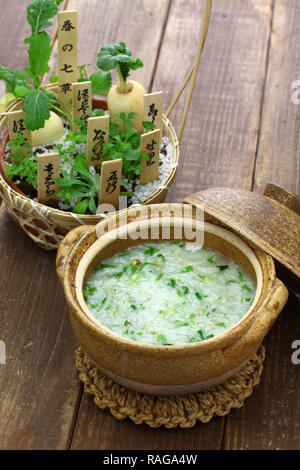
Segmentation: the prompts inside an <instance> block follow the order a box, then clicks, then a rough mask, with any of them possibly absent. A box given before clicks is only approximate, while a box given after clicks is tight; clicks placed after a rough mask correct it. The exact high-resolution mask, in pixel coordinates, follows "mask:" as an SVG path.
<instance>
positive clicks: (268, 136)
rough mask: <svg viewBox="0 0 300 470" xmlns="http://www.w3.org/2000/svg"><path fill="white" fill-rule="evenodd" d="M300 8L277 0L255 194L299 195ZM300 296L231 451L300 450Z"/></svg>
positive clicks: (271, 348) (232, 430) (275, 337)
mask: <svg viewBox="0 0 300 470" xmlns="http://www.w3.org/2000/svg"><path fill="white" fill-rule="evenodd" d="M299 21H300V5H299V2H297V1H296V0H294V1H291V2H290V1H287V0H277V1H276V2H275V8H274V14H273V28H272V36H271V41H270V53H269V64H268V72H267V80H266V87H265V96H264V105H263V110H262V123H261V129H260V139H259V145H258V152H257V161H256V168H255V179H254V184H253V185H254V190H255V191H259V192H263V191H264V187H265V185H266V184H267V183H268V182H274V183H277V184H278V185H281V186H283V187H284V188H286V189H289V190H292V191H294V192H295V193H297V194H299V192H300V183H299V164H300V156H299V155H300V146H299V119H300V105H295V104H293V102H292V93H293V90H292V82H293V81H294V80H299V79H300V53H299V48H298V47H296V44H299V41H300V31H299ZM299 310H300V298H296V296H291V297H290V299H289V301H288V304H287V306H286V308H285V309H284V311H283V312H282V313H281V315H280V318H279V320H277V322H276V324H275V325H274V326H273V328H272V330H271V332H270V333H269V335H268V337H267V340H266V353H267V357H266V360H265V367H264V373H263V378H262V382H261V384H260V386H259V387H258V388H257V390H256V391H255V394H254V396H253V397H252V398H251V399H250V400H249V402H247V406H246V407H244V408H243V409H242V410H239V411H238V412H234V413H232V414H231V415H230V416H229V417H228V419H227V423H226V427H225V430H226V432H225V437H224V444H225V447H226V448H235V449H240V448H250V449H251V448H252V449H253V448H255V449H299V448H300V433H299V416H300V403H299V400H298V399H297V396H298V394H299V392H298V390H299V383H300V382H299V381H300V367H299V365H298V366H297V365H294V364H293V363H292V361H291V356H292V353H293V349H292V348H291V345H292V343H293V341H295V340H296V339H299V331H300V316H299Z"/></svg>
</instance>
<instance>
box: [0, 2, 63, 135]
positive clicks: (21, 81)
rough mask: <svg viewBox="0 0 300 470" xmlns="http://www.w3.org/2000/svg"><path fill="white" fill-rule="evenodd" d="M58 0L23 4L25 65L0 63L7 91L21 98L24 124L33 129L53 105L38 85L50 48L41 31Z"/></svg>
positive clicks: (50, 95)
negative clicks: (27, 33)
mask: <svg viewBox="0 0 300 470" xmlns="http://www.w3.org/2000/svg"><path fill="white" fill-rule="evenodd" d="M61 2H62V0H34V1H33V2H32V3H30V5H28V7H27V21H28V23H29V25H30V27H31V35H30V36H29V37H28V38H26V39H25V40H24V42H25V44H27V45H28V51H27V52H28V56H29V67H27V68H26V69H25V71H24V72H23V71H20V70H10V69H8V68H7V67H4V66H0V80H4V81H5V82H6V87H7V92H8V93H12V94H13V95H14V96H15V97H16V98H22V99H24V108H23V109H24V111H25V113H26V117H25V121H24V123H25V126H26V127H27V129H29V130H31V131H33V130H36V129H40V128H42V127H44V124H45V121H46V120H47V119H49V117H50V109H51V108H52V106H55V108H56V109H57V105H58V100H57V97H56V96H55V95H54V94H53V93H51V92H49V91H47V90H45V89H44V88H43V87H40V81H41V77H42V76H43V75H44V74H46V73H48V72H49V70H50V67H49V65H48V62H49V59H50V56H51V52H52V48H51V37H50V36H49V34H48V33H47V32H46V31H45V29H47V28H48V27H49V26H51V25H52V23H51V22H50V21H49V20H50V19H52V18H53V17H54V16H55V15H56V14H57V12H58V5H59V4H60V3H61Z"/></svg>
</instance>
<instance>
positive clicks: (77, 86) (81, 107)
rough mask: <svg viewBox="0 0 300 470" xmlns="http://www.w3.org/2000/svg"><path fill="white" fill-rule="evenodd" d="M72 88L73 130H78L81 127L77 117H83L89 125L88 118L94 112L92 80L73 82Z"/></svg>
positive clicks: (82, 119)
mask: <svg viewBox="0 0 300 470" xmlns="http://www.w3.org/2000/svg"><path fill="white" fill-rule="evenodd" d="M72 90H73V98H72V116H73V130H74V131H75V132H78V131H79V130H80V127H79V126H78V124H76V122H75V121H76V119H81V121H84V122H85V123H86V125H88V119H89V117H90V115H91V114H92V84H91V82H80V83H73V84H72Z"/></svg>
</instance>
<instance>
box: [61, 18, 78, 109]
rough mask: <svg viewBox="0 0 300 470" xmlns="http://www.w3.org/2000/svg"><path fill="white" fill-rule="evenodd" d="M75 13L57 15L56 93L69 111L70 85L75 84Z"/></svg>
mask: <svg viewBox="0 0 300 470" xmlns="http://www.w3.org/2000/svg"><path fill="white" fill-rule="evenodd" d="M77 13H78V12H77V11H75V10H69V11H68V10H67V11H61V12H59V13H58V93H59V97H60V99H61V100H62V101H63V102H64V103H65V106H66V108H67V110H68V111H70V110H71V104H70V102H71V100H72V83H74V82H77Z"/></svg>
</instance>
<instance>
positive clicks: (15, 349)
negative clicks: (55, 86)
mask: <svg viewBox="0 0 300 470" xmlns="http://www.w3.org/2000/svg"><path fill="white" fill-rule="evenodd" d="M20 3H22V5H21V4H20ZM29 3H30V1H29V0H27V1H26V2H19V1H17V0H11V1H10V2H4V1H2V2H1V6H2V10H1V11H2V13H3V14H2V15H1V18H0V41H1V40H2V43H3V42H4V41H5V44H6V45H7V47H5V48H2V49H1V53H0V56H1V57H0V63H1V64H3V65H6V66H8V67H11V68H15V67H18V68H22V67H25V66H26V64H27V54H26V52H25V49H26V48H25V46H24V44H23V38H24V36H26V34H28V32H29V29H28V26H27V24H26V22H25V21H24V12H25V8H26V6H27V5H28V4H29ZM87 5H88V6H87ZM126 5H127V7H126ZM272 5H273V0H264V1H261V0H246V1H243V0H215V1H214V5H213V16H212V23H211V27H210V30H209V35H208V40H207V44H206V46H205V49H204V52H203V56H202V58H201V62H200V70H199V77H198V81H197V87H196V90H195V94H194V97H193V100H192V107H191V111H190V114H189V118H188V122H187V128H186V130H185V133H184V134H183V139H182V141H181V151H180V168H179V171H178V176H177V180H176V183H175V185H174V187H173V189H172V191H171V194H170V200H173V201H179V200H181V199H182V198H183V197H184V196H185V195H187V194H189V193H191V192H193V191H196V190H200V189H201V188H206V187H210V186H221V185H227V186H235V187H243V188H248V189H251V188H252V186H253V185H254V188H255V190H258V191H263V188H264V185H265V182H267V181H274V182H277V183H279V184H282V185H284V186H285V187H287V188H289V189H292V190H294V191H295V192H298V193H299V172H298V169H299V146H298V133H299V132H298V127H297V123H298V122H299V117H298V114H297V113H298V112H300V106H295V105H294V104H293V103H292V101H291V94H292V90H291V82H292V81H293V80H297V79H300V76H299V73H300V64H299V61H300V59H299V52H298V49H297V44H298V43H299V37H298V35H299V31H298V24H299V15H300V12H299V5H298V2H297V0H292V1H291V2H287V0H276V2H275V9H274V22H273V34H272V36H271V42H270V44H271V49H270V60H269V62H268V41H269V38H270V28H271V20H272V13H273V12H272ZM62 7H66V3H65V4H64V5H62ZM203 7H204V1H201V2H200V1H199V0H189V1H188V2H187V1H184V0H162V1H161V2H159V4H158V2H156V1H155V0H151V1H147V2H146V0H132V2H131V8H130V9H129V8H128V2H126V0H115V1H114V2H109V0H101V1H100V0H96V1H94V0H93V1H92V0H88V1H83V0H69V2H68V8H70V9H76V8H78V10H79V23H80V24H79V62H80V63H90V62H91V63H93V66H91V67H90V68H89V70H90V71H91V72H92V71H94V70H96V68H95V60H96V54H97V52H98V50H99V49H100V47H101V45H104V44H106V43H108V42H117V41H121V40H124V39H125V41H126V42H127V43H128V46H129V48H131V49H132V50H133V52H134V56H138V57H140V58H142V59H143V60H144V61H145V64H146V66H145V68H144V69H142V70H139V71H136V72H134V74H133V78H137V79H139V80H141V81H142V82H143V83H144V85H145V86H146V88H148V91H153V92H154V91H159V90H163V91H164V98H165V106H164V107H165V109H166V108H167V106H168V104H169V103H170V102H171V99H172V98H173V97H174V96H175V94H176V92H177V90H178V88H179V87H180V85H181V83H182V81H183V79H184V77H185V75H186V73H187V71H188V70H189V68H190V66H191V64H192V61H193V59H194V55H195V50H196V41H197V39H198V35H199V30H200V23H201V17H202V14H203ZM102 24H103V25H104V27H102ZM11 25H13V26H14V31H15V32H16V33H15V34H14V35H13V36H12V35H10V32H11V28H12V26H11ZM145 25H146V27H145ZM53 33H54V30H53ZM145 44H146V46H145ZM149 44H151V47H150V46H149ZM55 50H56V48H55V46H54V56H53V61H52V66H53V72H51V73H55V60H56V55H55ZM11 51H13V54H12V53H11ZM287 51H288V52H287ZM267 65H268V75H267V81H266V87H265V93H264V94H263V90H264V84H265V74H266V68H267ZM263 99H264V106H263V108H262V102H263ZM183 108H184V97H183V98H182V99H181V100H180V102H179V103H178V104H177V107H176V111H175V113H173V114H172V115H171V120H172V122H174V123H175V125H176V126H177V129H178V126H179V123H180V118H181V116H182V112H183ZM261 110H263V112H262V120H261V124H262V126H261V131H260V133H259V134H258V128H259V124H260V113H261ZM285 121H286V122H285ZM258 144H259V146H258V151H257V145H258ZM282 155H284V158H282V157H281V156H282ZM256 156H257V159H256ZM275 156H276V158H275ZM255 162H256V167H255ZM254 168H255V179H254V180H253V174H254ZM297 178H298V179H297ZM0 253H1V263H0V304H1V306H2V309H1V316H0V340H4V341H5V342H6V346H7V365H6V366H3V365H1V366H0V401H1V407H0V435H1V436H2V439H1V444H0V448H1V449H27V448H32V449H65V448H72V449H149V450H156V449H162V450H167V449H221V448H222V447H224V448H226V449H241V448H262V449H263V448H265V449H267V448H272V449H275V448H281V449H285V448H299V447H300V441H299V420H298V417H299V411H300V409H299V406H300V405H299V403H297V401H296V396H297V391H298V388H299V370H300V369H299V366H295V365H293V364H292V363H291V361H290V358H291V354H292V352H293V351H292V349H291V344H292V341H293V340H295V339H297V337H296V335H297V332H299V321H300V320H299V315H298V312H299V307H300V304H299V301H298V300H297V299H296V298H295V297H291V298H290V300H289V302H288V305H287V306H286V308H285V309H284V311H283V312H282V314H281V316H280V318H279V320H278V321H277V322H276V324H275V325H274V327H273V328H272V330H271V332H270V333H269V335H268V337H267V339H266V341H265V344H266V349H267V358H266V361H265V369H264V373H263V377H262V381H261V383H260V385H259V386H258V387H257V388H256V389H254V393H253V395H252V396H251V397H250V398H248V399H247V400H246V403H245V406H244V407H243V408H241V409H239V410H233V411H232V412H231V413H230V415H229V416H228V417H226V418H216V419H214V420H212V421H211V422H210V423H208V424H206V425H202V424H199V425H197V426H196V427H194V428H193V429H190V430H181V429H178V430H166V429H160V430H156V429H150V428H149V427H147V426H146V425H141V426H136V425H135V424H133V423H132V422H131V421H129V420H125V421H121V422H119V421H117V420H115V419H114V418H113V417H112V416H111V414H110V413H109V412H108V411H101V410H99V409H98V408H97V407H96V406H95V405H94V403H93V400H92V398H91V397H90V396H88V395H86V394H84V395H82V387H81V386H80V383H79V381H78V379H77V377H76V375H77V374H76V371H75V369H74V356H73V354H74V349H75V347H76V340H75V338H74V335H73V332H72V330H71V326H70V324H69V320H68V314H67V307H66V302H65V300H64V296H63V293H62V289H61V288H60V286H59V284H58V281H57V278H56V274H55V268H54V259H55V254H54V253H46V252H45V251H43V250H41V249H39V248H38V247H37V246H36V245H34V243H33V242H32V241H31V240H30V239H29V238H28V237H27V236H26V235H25V234H24V233H23V232H21V231H20V230H19V229H18V228H17V227H16V225H15V223H14V222H13V221H12V220H11V219H10V218H9V216H8V215H7V214H6V212H5V210H4V207H1V209H0ZM8 288H9V289H10V291H9V295H8Z"/></svg>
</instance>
